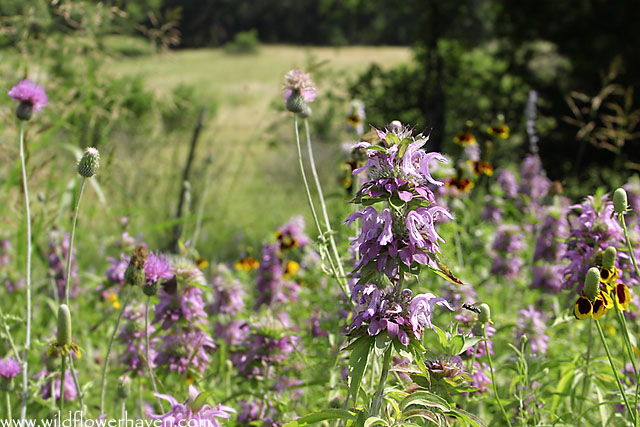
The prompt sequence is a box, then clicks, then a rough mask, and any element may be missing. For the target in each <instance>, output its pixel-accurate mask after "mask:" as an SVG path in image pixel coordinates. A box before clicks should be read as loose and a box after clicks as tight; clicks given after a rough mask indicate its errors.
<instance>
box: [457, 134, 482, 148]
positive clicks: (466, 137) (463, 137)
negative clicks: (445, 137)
mask: <svg viewBox="0 0 640 427" xmlns="http://www.w3.org/2000/svg"><path fill="white" fill-rule="evenodd" d="M453 142H455V143H456V144H458V145H461V146H463V147H466V146H467V145H473V144H476V143H477V142H478V141H477V140H476V137H475V136H473V134H472V133H467V132H462V133H459V134H457V135H456V136H455V137H453Z"/></svg>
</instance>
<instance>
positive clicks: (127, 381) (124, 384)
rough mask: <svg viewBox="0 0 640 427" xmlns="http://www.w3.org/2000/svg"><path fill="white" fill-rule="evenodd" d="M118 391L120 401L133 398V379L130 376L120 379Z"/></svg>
mask: <svg viewBox="0 0 640 427" xmlns="http://www.w3.org/2000/svg"><path fill="white" fill-rule="evenodd" d="M116 390H117V392H118V397H119V398H120V399H126V398H128V397H129V396H131V378H130V377H129V376H128V375H123V376H121V377H120V378H118V385H117V387H116Z"/></svg>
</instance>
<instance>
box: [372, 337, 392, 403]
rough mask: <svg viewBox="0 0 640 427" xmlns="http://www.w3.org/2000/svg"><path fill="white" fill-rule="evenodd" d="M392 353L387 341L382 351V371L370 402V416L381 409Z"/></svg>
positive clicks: (390, 344) (390, 345)
mask: <svg viewBox="0 0 640 427" xmlns="http://www.w3.org/2000/svg"><path fill="white" fill-rule="evenodd" d="M392 353H393V344H392V343H389V345H388V346H387V349H386V350H385V352H384V361H383V362H382V372H381V373H380V382H379V383H378V389H377V390H376V394H375V396H374V397H373V402H372V403H371V414H370V415H371V416H378V415H379V414H380V410H381V409H382V400H383V398H384V386H385V384H386V382H387V377H388V376H389V368H390V367H391V354H392Z"/></svg>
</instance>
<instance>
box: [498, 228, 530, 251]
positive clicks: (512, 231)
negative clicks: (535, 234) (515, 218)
mask: <svg viewBox="0 0 640 427" xmlns="http://www.w3.org/2000/svg"><path fill="white" fill-rule="evenodd" d="M522 234H523V233H522V230H521V229H520V227H518V226H517V225H515V224H502V225H500V226H498V231H497V234H496V237H495V239H494V240H493V245H492V248H493V250H496V251H500V252H506V253H507V254H516V253H517V252H519V251H520V250H521V249H522V245H523V242H522V240H523V236H522Z"/></svg>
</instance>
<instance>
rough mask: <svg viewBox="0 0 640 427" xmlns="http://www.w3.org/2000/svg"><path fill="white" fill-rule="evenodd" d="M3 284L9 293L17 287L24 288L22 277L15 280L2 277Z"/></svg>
mask: <svg viewBox="0 0 640 427" xmlns="http://www.w3.org/2000/svg"><path fill="white" fill-rule="evenodd" d="M4 286H5V287H6V288H7V291H8V292H9V293H11V292H14V291H16V290H17V289H24V278H22V277H20V278H18V279H16V280H13V279H11V278H10V277H7V278H6V279H4Z"/></svg>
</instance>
